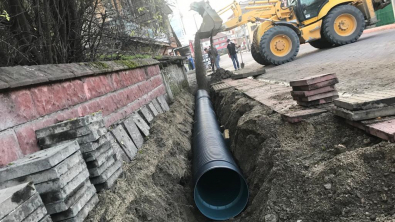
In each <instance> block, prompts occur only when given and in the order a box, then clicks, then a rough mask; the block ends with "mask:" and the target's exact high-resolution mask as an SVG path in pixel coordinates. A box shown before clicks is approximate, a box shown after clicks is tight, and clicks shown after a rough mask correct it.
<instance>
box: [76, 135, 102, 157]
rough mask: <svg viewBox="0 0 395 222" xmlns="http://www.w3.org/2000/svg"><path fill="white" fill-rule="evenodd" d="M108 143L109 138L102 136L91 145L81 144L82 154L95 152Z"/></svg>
mask: <svg viewBox="0 0 395 222" xmlns="http://www.w3.org/2000/svg"><path fill="white" fill-rule="evenodd" d="M106 141H107V138H106V137H103V136H102V137H100V138H99V139H98V140H96V141H93V142H90V143H85V144H80V150H81V152H82V153H89V152H92V151H95V150H96V149H97V148H99V147H100V146H101V145H102V144H103V143H105V142H106Z"/></svg>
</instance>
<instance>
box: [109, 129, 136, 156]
mask: <svg viewBox="0 0 395 222" xmlns="http://www.w3.org/2000/svg"><path fill="white" fill-rule="evenodd" d="M105 136H106V138H107V139H108V140H109V141H110V142H111V147H112V149H113V150H114V153H115V154H116V155H117V159H118V160H121V161H125V162H128V161H130V160H129V157H128V156H127V155H126V153H125V152H123V150H122V148H121V146H120V145H119V143H118V141H117V139H115V137H114V136H113V135H112V133H111V132H108V133H107V134H106V135H105Z"/></svg>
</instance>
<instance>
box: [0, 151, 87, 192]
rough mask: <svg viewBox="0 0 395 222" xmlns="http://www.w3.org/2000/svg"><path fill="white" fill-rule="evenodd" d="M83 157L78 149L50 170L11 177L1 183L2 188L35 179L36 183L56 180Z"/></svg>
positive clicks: (0, 187)
mask: <svg viewBox="0 0 395 222" xmlns="http://www.w3.org/2000/svg"><path fill="white" fill-rule="evenodd" d="M81 159H82V155H81V152H80V151H77V152H76V153H74V154H73V155H71V156H70V157H68V158H66V159H65V160H63V161H62V162H61V163H59V164H58V165H56V166H55V167H54V168H51V169H49V170H44V171H40V172H38V173H34V174H31V175H27V176H24V177H18V178H15V179H11V180H8V181H5V182H2V183H0V189H3V188H6V187H11V186H15V185H19V184H21V183H27V182H30V181H33V182H34V183H36V184H38V183H43V182H46V181H50V180H56V179H58V178H60V176H61V175H63V174H65V173H66V172H68V171H69V170H70V169H71V168H72V167H73V166H74V165H76V164H77V163H78V162H80V161H81Z"/></svg>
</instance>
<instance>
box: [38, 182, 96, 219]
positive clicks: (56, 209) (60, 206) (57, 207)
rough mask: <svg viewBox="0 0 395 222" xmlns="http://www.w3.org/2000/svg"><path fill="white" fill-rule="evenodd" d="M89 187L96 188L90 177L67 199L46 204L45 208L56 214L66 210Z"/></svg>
mask: <svg viewBox="0 0 395 222" xmlns="http://www.w3.org/2000/svg"><path fill="white" fill-rule="evenodd" d="M87 189H95V187H94V186H93V185H92V184H91V182H90V180H89V179H87V180H85V181H84V182H83V183H82V184H81V185H80V186H79V187H77V188H76V189H75V190H74V191H73V193H71V194H70V195H69V196H68V197H67V198H66V199H64V200H61V201H57V202H54V203H49V204H46V205H45V208H47V211H48V213H49V214H56V213H60V212H63V211H66V210H68V209H69V208H70V207H71V206H72V205H73V204H74V203H76V202H77V200H78V199H80V198H81V197H82V196H83V195H84V193H85V192H86V190H87Z"/></svg>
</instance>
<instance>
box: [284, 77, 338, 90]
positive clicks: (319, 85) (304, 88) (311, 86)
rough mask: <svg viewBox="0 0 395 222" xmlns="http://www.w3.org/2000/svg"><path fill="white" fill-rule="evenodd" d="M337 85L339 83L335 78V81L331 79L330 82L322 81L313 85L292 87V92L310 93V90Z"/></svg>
mask: <svg viewBox="0 0 395 222" xmlns="http://www.w3.org/2000/svg"><path fill="white" fill-rule="evenodd" d="M337 83H339V80H338V79H337V78H335V79H331V80H327V81H323V82H318V83H314V84H311V85H307V86H293V87H292V90H294V91H310V90H315V89H319V88H324V87H327V86H334V85H335V84H337Z"/></svg>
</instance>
